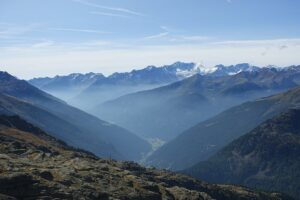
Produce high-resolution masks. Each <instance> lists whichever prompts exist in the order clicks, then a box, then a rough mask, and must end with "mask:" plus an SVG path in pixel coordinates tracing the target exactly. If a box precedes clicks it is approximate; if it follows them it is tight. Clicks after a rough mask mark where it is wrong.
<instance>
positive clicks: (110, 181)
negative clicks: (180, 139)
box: [0, 115, 291, 200]
mask: <svg viewBox="0 0 300 200" xmlns="http://www.w3.org/2000/svg"><path fill="white" fill-rule="evenodd" d="M0 141H1V143H0V150H1V154H0V158H1V159H0V198H1V199H104V200H108V199H128V200H134V199H145V200H155V199H174V200H183V199H195V200H196V199H197V200H198V199H203V200H211V199H223V200H235V199H236V200H237V199H239V200H240V199H243V200H248V199H249V200H250V199H257V200H275V199H276V200H289V199H291V198H289V197H287V196H284V195H281V194H278V193H266V192H257V191H253V190H250V189H247V188H244V187H238V186H231V185H212V184H207V183H205V182H202V181H199V180H196V179H193V178H191V177H188V176H185V175H181V174H176V173H171V172H168V171H159V170H155V169H146V168H143V167H141V166H139V165H137V164H135V163H132V162H117V161H112V160H103V159H99V158H97V157H96V156H93V155H92V154H90V153H88V152H85V151H82V150H76V149H74V148H71V147H69V146H67V145H65V144H64V143H63V142H61V141H58V140H57V139H55V138H53V137H51V136H49V135H47V134H46V133H45V132H43V131H42V130H41V129H39V128H37V127H34V126H33V125H31V124H29V123H27V122H26V121H24V120H22V119H20V118H19V117H17V116H10V117H8V116H3V115H2V116H0Z"/></svg>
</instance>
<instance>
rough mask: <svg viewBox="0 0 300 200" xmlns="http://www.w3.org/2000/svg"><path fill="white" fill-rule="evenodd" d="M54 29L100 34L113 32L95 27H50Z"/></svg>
mask: <svg viewBox="0 0 300 200" xmlns="http://www.w3.org/2000/svg"><path fill="white" fill-rule="evenodd" d="M49 30H52V31H69V32H81V33H98V34H108V33H111V32H107V31H101V30H94V29H75V28H49Z"/></svg>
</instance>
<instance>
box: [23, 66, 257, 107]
mask: <svg viewBox="0 0 300 200" xmlns="http://www.w3.org/2000/svg"><path fill="white" fill-rule="evenodd" d="M258 69H259V68H258V67H255V66H251V65H249V64H247V63H242V64H237V65H230V66H224V65H217V66H215V67H213V68H207V67H204V66H203V65H201V64H197V63H184V62H176V63H174V64H171V65H164V66H161V67H156V66H147V67H145V68H143V69H140V70H132V71H131V72H124V73H117V72H116V73H113V74H112V75H110V76H107V77H104V76H103V75H102V74H101V73H87V74H79V73H73V74H70V75H66V76H55V77H53V78H49V77H44V78H34V79H31V80H29V83H30V84H32V85H34V86H36V87H38V88H39V89H42V90H44V91H46V92H48V93H50V94H52V95H54V96H57V97H59V98H61V99H64V100H66V101H68V103H70V104H72V105H75V106H77V107H80V108H82V109H85V110H87V109H91V108H93V107H94V106H95V105H98V104H100V103H103V102H105V101H108V100H112V99H115V98H118V97H120V96H122V95H126V94H129V93H133V92H137V91H142V90H146V89H153V88H155V87H159V86H163V85H167V84H170V83H172V82H175V81H179V80H182V79H184V78H188V77H191V76H193V75H195V74H201V75H211V76H224V75H232V74H237V73H239V72H241V71H256V70H258Z"/></svg>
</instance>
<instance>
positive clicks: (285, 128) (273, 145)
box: [185, 109, 300, 199]
mask: <svg viewBox="0 0 300 200" xmlns="http://www.w3.org/2000/svg"><path fill="white" fill-rule="evenodd" d="M299 155H300V110H299V109H291V110H288V111H286V112H284V113H281V114H279V115H276V116H275V117H273V118H272V119H269V120H267V121H266V122H264V123H262V124H260V125H259V126H258V127H256V128H255V129H253V130H252V131H250V132H249V133H247V134H246V135H244V136H242V137H240V138H238V139H236V140H234V141H233V142H231V143H230V144H228V145H227V146H225V147H224V148H223V149H222V150H220V151H219V152H217V153H216V154H215V155H214V156H212V157H210V158H209V159H208V160H207V161H202V162H200V163H198V164H196V165H195V166H193V167H191V168H189V169H186V170H185V172H186V173H188V174H191V175H193V176H194V177H198V178H201V179H204V180H206V181H209V182H211V183H227V184H238V185H244V186H247V187H252V188H258V189H264V190H269V191H278V192H284V193H286V194H289V195H292V196H293V197H294V198H296V199H300V171H299V168H300V156H299Z"/></svg>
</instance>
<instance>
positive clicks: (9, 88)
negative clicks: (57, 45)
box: [0, 72, 150, 160]
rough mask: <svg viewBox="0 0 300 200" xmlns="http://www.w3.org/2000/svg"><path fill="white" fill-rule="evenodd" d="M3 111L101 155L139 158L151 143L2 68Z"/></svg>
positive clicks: (0, 106) (0, 73) (1, 94)
mask: <svg viewBox="0 0 300 200" xmlns="http://www.w3.org/2000/svg"><path fill="white" fill-rule="evenodd" d="M0 102H1V104H0V113H4V114H10V115H19V116H21V117H22V118H24V119H26V120H28V121H30V122H31V123H33V124H35V125H37V126H39V127H41V128H43V129H44V130H46V131H47V132H49V133H50V134H52V135H54V136H55V137H57V138H59V139H61V140H64V141H65V142H67V143H68V144H70V145H73V146H75V147H80V148H83V149H87V150H89V151H91V152H93V153H95V154H97V155H99V156H101V157H107V158H108V157H112V158H114V159H124V160H139V159H140V158H141V157H142V153H143V152H144V153H147V152H148V151H149V150H150V145H149V144H148V143H147V142H146V141H144V140H143V139H141V138H139V137H138V136H136V135H135V134H133V133H131V132H129V131H127V130H126V129H124V128H121V127H118V126H116V125H113V124H111V123H108V122H105V121H102V120H100V119H98V118H97V117H94V116H92V115H90V114H88V113H85V112H83V111H81V110H79V109H77V108H75V107H72V106H69V105H68V104H67V103H65V102H63V101H61V100H59V99H57V98H56V97H53V96H51V95H50V94H47V93H45V92H43V91H41V90H39V89H38V88H36V87H34V86H32V85H30V84H29V83H27V82H26V81H23V80H19V79H17V78H16V77H13V76H11V75H10V74H9V73H7V72H0Z"/></svg>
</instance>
